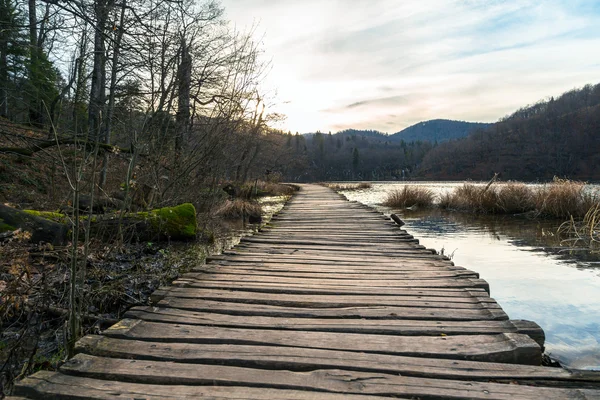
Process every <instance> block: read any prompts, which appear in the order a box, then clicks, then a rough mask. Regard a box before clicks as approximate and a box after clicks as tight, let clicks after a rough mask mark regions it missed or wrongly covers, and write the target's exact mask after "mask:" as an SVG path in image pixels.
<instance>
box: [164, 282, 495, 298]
mask: <svg viewBox="0 0 600 400" xmlns="http://www.w3.org/2000/svg"><path fill="white" fill-rule="evenodd" d="M173 285H176V286H183V287H194V288H217V289H227V290H243V291H248V292H264V293H297V294H302V293H314V294H338V293H339V294H368V295H372V296H386V295H398V296H402V295H413V294H417V295H427V296H457V297H464V296H472V295H476V296H478V297H485V296H488V295H489V294H488V293H487V292H486V291H485V289H483V288H448V287H440V288H413V287H404V288H384V287H380V288H377V290H373V289H372V288H370V287H369V288H366V287H360V286H341V285H332V284H322V285H308V284H295V283H283V284H282V283H271V282H264V283H253V282H241V281H236V282H226V281H202V280H198V279H195V278H189V279H188V278H186V277H182V278H180V279H178V280H176V281H174V282H173Z"/></svg>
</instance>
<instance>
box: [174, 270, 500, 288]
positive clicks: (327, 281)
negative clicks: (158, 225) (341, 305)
mask: <svg viewBox="0 0 600 400" xmlns="http://www.w3.org/2000/svg"><path fill="white" fill-rule="evenodd" d="M183 278H186V279H196V280H202V281H214V282H240V283H243V282H254V283H271V282H273V281H276V282H277V283H279V284H286V283H290V284H305V285H307V286H320V285H337V286H358V287H363V288H366V287H371V288H386V287H387V288H482V289H485V290H486V291H488V290H489V284H488V283H487V282H486V281H485V280H483V279H473V278H462V279H444V278H442V279H410V278H407V279H400V278H394V279H334V278H295V277H283V276H280V277H277V278H276V279H273V278H271V277H268V276H261V275H256V276H251V275H247V276H243V277H241V276H240V277H236V276H234V275H226V274H223V275H211V274H202V273H197V272H189V273H186V274H184V275H183ZM373 290H376V289H373Z"/></svg>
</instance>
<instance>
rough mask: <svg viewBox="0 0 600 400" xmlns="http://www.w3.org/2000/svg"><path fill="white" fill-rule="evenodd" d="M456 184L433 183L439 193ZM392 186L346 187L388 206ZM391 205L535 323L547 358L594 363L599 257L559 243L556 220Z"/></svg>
mask: <svg viewBox="0 0 600 400" xmlns="http://www.w3.org/2000/svg"><path fill="white" fill-rule="evenodd" d="M457 184H458V183H443V184H434V185H433V186H432V188H433V189H434V190H436V191H438V192H440V191H446V190H451V189H452V188H453V187H455V186H456V185H457ZM397 187H398V186H397V184H375V185H374V186H373V188H372V189H369V190H364V191H360V192H347V193H345V194H346V195H347V197H348V198H349V199H351V200H357V201H360V202H362V203H365V204H368V205H371V206H374V207H375V208H378V209H380V210H382V211H384V212H388V213H389V212H392V210H390V209H387V208H385V207H383V206H380V205H379V204H380V203H381V202H382V201H383V199H384V197H385V194H386V193H387V192H388V191H390V190H392V189H394V188H397ZM393 211H394V212H396V213H398V214H399V215H400V216H401V218H402V219H403V220H404V221H405V222H406V226H405V229H407V230H408V231H409V232H410V233H412V234H414V235H415V236H416V237H418V238H419V239H420V240H421V243H422V244H423V245H425V246H426V247H430V248H435V249H436V250H438V251H440V250H442V249H443V250H444V253H445V254H447V255H452V257H453V261H454V262H455V263H456V264H457V265H461V266H463V267H466V268H469V269H471V270H474V271H477V272H479V273H480V275H481V277H482V278H483V279H486V280H487V281H488V282H489V283H490V287H491V292H492V296H493V297H494V298H495V299H496V300H497V301H498V302H499V303H500V304H501V305H502V307H503V308H504V310H505V311H506V312H507V313H508V315H509V316H510V317H511V318H512V319H528V320H533V321H535V322H537V323H538V324H540V325H541V326H542V328H543V329H544V331H545V333H546V351H547V352H548V353H549V354H550V355H551V356H552V357H553V358H555V359H557V360H559V361H560V362H561V364H563V365H565V366H568V367H571V368H580V369H600V257H599V255H598V254H590V253H589V252H586V251H581V250H577V251H568V250H566V249H565V248H564V247H563V246H561V243H560V240H559V239H558V238H557V236H556V235H555V232H556V230H557V228H558V226H559V225H560V222H556V221H534V220H528V219H524V218H515V217H507V216H502V217H498V216H496V217H491V216H475V215H471V214H466V213H459V212H446V211H443V210H416V211H408V210H393Z"/></svg>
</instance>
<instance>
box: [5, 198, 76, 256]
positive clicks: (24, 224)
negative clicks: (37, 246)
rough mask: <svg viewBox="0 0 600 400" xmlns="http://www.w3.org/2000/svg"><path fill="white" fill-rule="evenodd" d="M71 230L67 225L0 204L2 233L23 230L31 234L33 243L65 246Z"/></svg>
mask: <svg viewBox="0 0 600 400" xmlns="http://www.w3.org/2000/svg"><path fill="white" fill-rule="evenodd" d="M54 214H58V213H54ZM69 228H70V227H69V225H67V224H64V223H60V222H55V221H51V220H50V219H47V218H43V217H42V216H38V215H33V214H31V213H29V212H26V211H22V210H17V209H16V208H12V207H9V206H6V205H4V204H0V232H8V231H14V230H17V229H22V230H24V231H27V232H30V233H31V241H32V242H33V243H40V242H46V243H51V244H52V245H55V246H63V245H65V244H67V242H68V241H69Z"/></svg>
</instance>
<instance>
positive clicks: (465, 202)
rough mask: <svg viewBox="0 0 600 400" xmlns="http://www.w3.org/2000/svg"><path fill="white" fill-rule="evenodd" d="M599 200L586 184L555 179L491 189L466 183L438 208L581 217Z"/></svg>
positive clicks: (448, 195) (499, 185) (490, 212)
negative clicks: (588, 191)
mask: <svg viewBox="0 0 600 400" xmlns="http://www.w3.org/2000/svg"><path fill="white" fill-rule="evenodd" d="M596 201H597V199H596V197H595V196H593V195H591V194H589V193H587V192H586V184H585V183H584V182H577V181H570V180H565V179H554V181H553V182H552V183H549V184H547V185H544V186H542V187H539V188H536V187H530V186H527V185H525V184H523V183H514V182H511V183H506V184H497V185H492V186H479V185H473V184H464V185H463V186H460V187H458V188H456V189H455V190H454V192H452V193H449V194H446V195H443V196H442V197H441V199H440V202H439V205H440V207H442V208H451V209H456V210H462V211H472V212H476V213H482V214H520V213H528V212H530V213H532V214H535V215H537V216H541V217H544V218H560V219H564V218H570V217H574V218H582V217H583V216H584V215H585V214H586V212H587V211H588V210H589V209H590V207H591V206H592V205H593V204H594V203H595V202H596Z"/></svg>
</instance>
